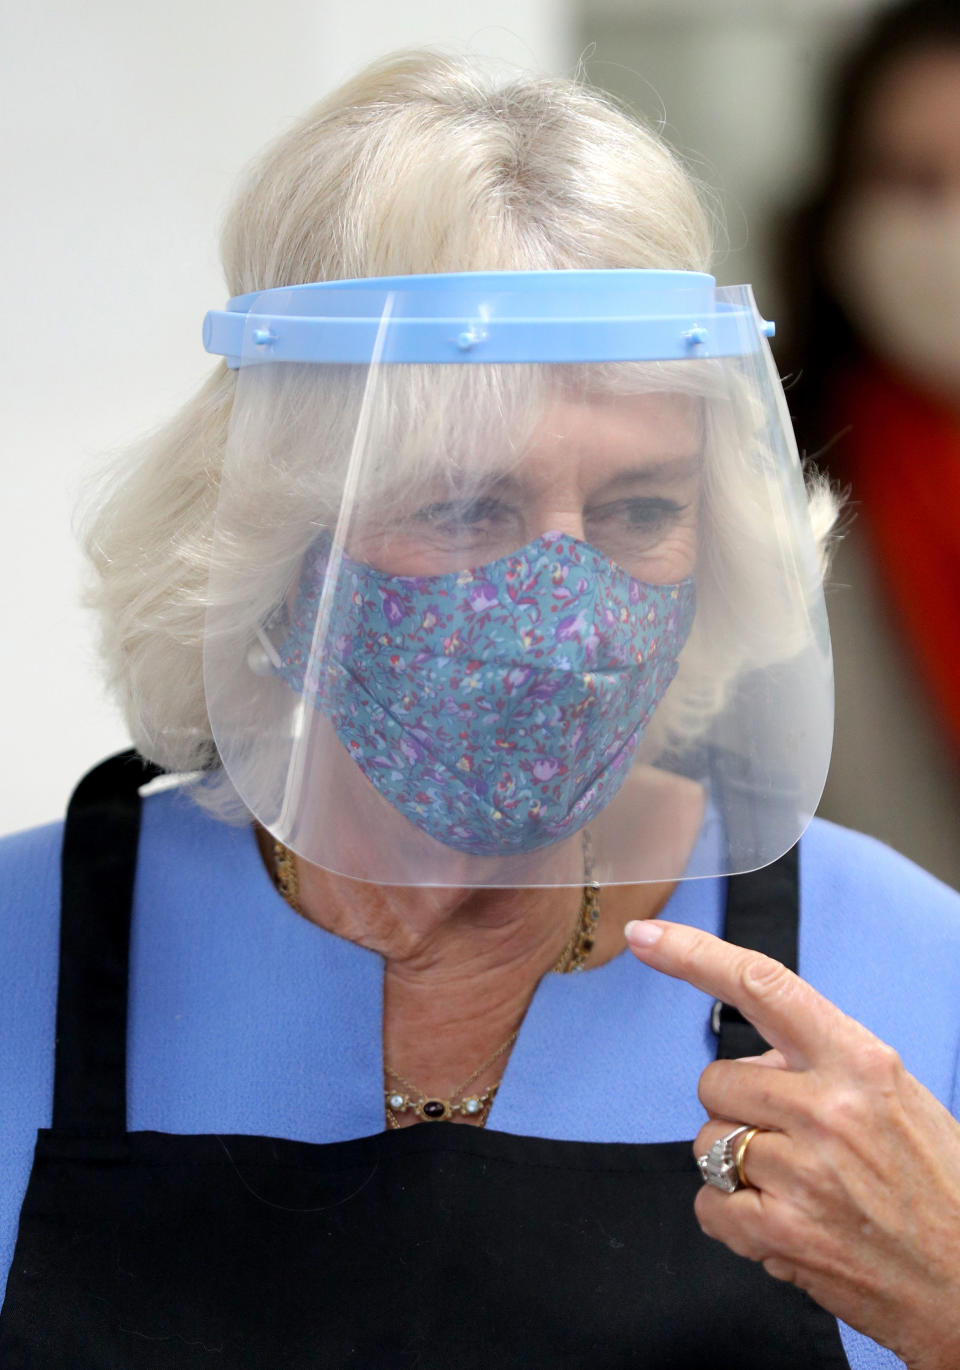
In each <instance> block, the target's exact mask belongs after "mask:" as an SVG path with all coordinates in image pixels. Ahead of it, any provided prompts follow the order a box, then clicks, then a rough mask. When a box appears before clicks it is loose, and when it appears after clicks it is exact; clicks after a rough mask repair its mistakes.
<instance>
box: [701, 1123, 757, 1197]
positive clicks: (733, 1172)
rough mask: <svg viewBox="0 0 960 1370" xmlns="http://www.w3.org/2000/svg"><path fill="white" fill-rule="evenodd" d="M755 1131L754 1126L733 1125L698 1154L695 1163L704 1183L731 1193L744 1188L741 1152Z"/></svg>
mask: <svg viewBox="0 0 960 1370" xmlns="http://www.w3.org/2000/svg"><path fill="white" fill-rule="evenodd" d="M756 1132H757V1129H756V1128H755V1127H748V1126H746V1125H744V1126H743V1127H735V1128H734V1129H733V1131H732V1132H728V1133H727V1135H726V1136H725V1137H718V1138H717V1140H716V1141H715V1142H714V1143H713V1146H711V1148H710V1150H709V1151H705V1152H704V1154H703V1155H702V1156H698V1157H697V1165H698V1167H699V1169H700V1178H701V1179H702V1180H703V1182H704V1184H710V1185H713V1187H714V1189H722V1190H723V1192H724V1193H725V1194H732V1193H733V1192H734V1190H735V1189H742V1188H744V1187H745V1185H746V1180H745V1179H744V1177H743V1175H742V1173H741V1171H742V1167H743V1153H744V1152H745V1151H746V1149H747V1145H748V1144H749V1142H750V1141H751V1139H752V1138H753V1137H754V1136H756ZM748 1133H749V1136H747V1134H748ZM741 1139H743V1140H741ZM738 1142H740V1145H739V1146H738V1145H737V1143H738ZM738 1163H739V1164H738Z"/></svg>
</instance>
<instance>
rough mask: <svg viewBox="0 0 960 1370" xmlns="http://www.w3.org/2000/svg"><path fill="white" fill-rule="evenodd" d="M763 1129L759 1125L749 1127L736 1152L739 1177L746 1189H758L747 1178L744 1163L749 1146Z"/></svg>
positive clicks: (735, 1160) (734, 1161)
mask: <svg viewBox="0 0 960 1370" xmlns="http://www.w3.org/2000/svg"><path fill="white" fill-rule="evenodd" d="M762 1130H763V1129H762V1128H759V1127H750V1128H748V1129H747V1131H746V1132H745V1133H744V1134H743V1136H742V1137H741V1138H740V1142H739V1145H738V1146H737V1149H736V1151H735V1153H734V1157H733V1163H734V1165H735V1166H736V1168H737V1178H738V1179H739V1181H740V1183H741V1184H742V1185H743V1186H744V1188H746V1189H756V1187H757V1186H756V1185H755V1184H751V1183H750V1181H749V1180H748V1179H747V1177H746V1175H745V1174H744V1173H743V1163H744V1161H745V1160H746V1156H747V1147H748V1146H749V1145H750V1143H751V1142H752V1141H753V1139H754V1137H755V1136H756V1135H757V1133H758V1132H761V1131H762Z"/></svg>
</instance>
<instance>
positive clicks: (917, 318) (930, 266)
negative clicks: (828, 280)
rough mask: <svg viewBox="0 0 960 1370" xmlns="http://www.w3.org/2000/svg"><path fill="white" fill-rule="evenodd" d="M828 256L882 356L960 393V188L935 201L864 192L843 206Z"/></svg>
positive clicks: (919, 378) (843, 297) (841, 293)
mask: <svg viewBox="0 0 960 1370" xmlns="http://www.w3.org/2000/svg"><path fill="white" fill-rule="evenodd" d="M827 255H828V269H829V270H830V273H831V276H832V282H833V287H834V290H835V291H836V294H837V297H838V299H839V300H840V302H841V303H842V304H843V306H844V308H845V309H846V311H847V313H848V315H849V317H850V319H851V321H852V322H853V323H854V325H855V326H856V327H857V329H858V330H859V331H860V333H861V335H862V337H863V339H864V341H865V342H866V343H867V344H868V345H869V346H870V347H871V348H872V349H873V350H874V351H875V352H876V353H877V355H878V356H880V357H881V358H882V359H883V360H884V361H887V362H889V363H890V364H891V365H892V366H893V367H894V368H896V369H897V370H899V371H902V372H903V373H904V374H905V375H907V376H909V377H912V378H913V379H914V380H915V381H916V382H918V383H919V384H920V385H922V386H923V387H924V388H925V389H928V390H932V391H935V392H938V393H941V394H946V395H947V396H949V397H950V398H951V399H952V400H956V399H957V398H960V193H954V194H952V195H950V196H949V197H945V198H943V199H941V200H940V201H939V202H936V203H933V204H931V203H930V201H929V200H923V199H920V198H919V197H917V196H915V195H911V194H910V193H908V192H905V191H903V190H900V189H893V188H876V189H871V190H864V191H862V192H860V194H859V195H857V196H856V197H855V198H854V199H851V200H850V201H849V202H848V204H847V206H846V207H845V208H844V209H841V210H840V212H839V214H838V216H837V218H836V220H835V222H834V225H833V229H832V232H831V234H830V237H829V239H828V243H827Z"/></svg>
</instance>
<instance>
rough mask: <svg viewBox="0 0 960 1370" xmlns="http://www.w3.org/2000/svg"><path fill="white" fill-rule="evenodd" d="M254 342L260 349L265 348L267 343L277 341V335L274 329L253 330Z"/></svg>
mask: <svg viewBox="0 0 960 1370" xmlns="http://www.w3.org/2000/svg"><path fill="white" fill-rule="evenodd" d="M253 341H254V342H255V343H256V344H257V346H258V347H264V346H265V345H266V344H267V343H274V342H276V341H277V335H276V333H274V331H273V329H272V328H255V329H254V330H253Z"/></svg>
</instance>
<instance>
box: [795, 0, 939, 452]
mask: <svg viewBox="0 0 960 1370" xmlns="http://www.w3.org/2000/svg"><path fill="white" fill-rule="evenodd" d="M953 47H956V48H957V49H958V50H960V0H905V2H901V3H898V4H895V5H893V6H891V7H887V8H885V9H882V10H881V11H880V12H879V14H878V15H876V17H875V18H874V19H873V20H872V21H871V23H870V24H869V26H868V27H867V29H866V30H865V32H864V33H863V34H862V36H861V37H860V40H859V42H857V43H856V44H855V45H854V46H853V47H852V48H851V49H849V50H848V51H847V52H846V53H845V55H844V56H843V57H842V58H841V60H840V62H839V63H838V65H837V67H836V68H835V70H834V72H833V76H832V79H831V80H830V82H829V84H828V88H827V95H826V99H825V102H824V107H823V125H824V144H825V149H824V161H823V169H822V172H821V175H820V179H819V182H818V184H817V186H816V187H815V189H814V191H813V192H812V194H811V195H810V196H809V198H808V199H807V200H806V201H805V202H804V203H803V204H801V205H800V206H798V207H797V208H796V209H795V210H794V211H793V212H792V213H790V214H789V215H788V216H787V217H786V219H785V220H784V222H783V225H782V228H781V233H780V235H779V239H780V241H779V249H778V254H777V255H778V261H777V263H776V265H777V268H778V275H779V278H780V282H781V291H782V294H781V298H782V302H783V308H782V314H783V317H784V328H783V329H782V330H781V336H782V337H783V339H784V343H783V345H782V346H781V347H780V348H779V349H778V352H777V360H778V363H779V365H780V370H781V373H782V374H783V375H784V379H785V381H786V383H787V386H788V391H787V398H788V402H789V404H790V410H791V413H792V414H793V418H794V425H795V427H796V431H797V440H798V442H799V444H800V450H801V452H804V453H807V454H809V455H816V454H817V451H818V449H820V448H822V447H823V446H824V444H825V443H827V442H828V441H830V440H831V438H832V437H833V436H834V435H833V434H832V433H831V432H830V431H829V430H828V425H829V423H830V418H829V415H828V414H827V413H826V412H825V401H826V398H827V392H828V390H829V386H830V381H831V379H832V377H833V376H834V375H835V374H836V372H837V370H838V369H839V368H841V367H842V366H843V365H844V364H845V363H847V362H849V361H852V360H853V359H854V358H855V357H856V356H857V355H858V354H859V352H860V350H861V343H860V340H859V338H858V336H857V333H856V330H855V328H854V326H853V324H852V323H851V321H850V320H849V319H848V317H847V315H846V313H845V312H844V310H843V308H842V306H841V305H840V303H839V301H838V300H837V299H836V298H835V297H834V294H833V291H832V289H831V286H830V282H829V277H828V275H827V272H826V269H825V263H824V237H825V230H826V226H827V223H828V221H829V218H830V216H831V215H832V213H833V211H834V210H835V208H836V206H837V205H838V204H839V202H840V201H841V200H842V199H843V197H844V195H845V194H846V192H847V190H848V189H849V187H850V186H851V185H852V184H853V183H854V182H855V180H856V178H857V173H858V161H859V148H858V140H859V137H860V133H861V122H862V113H863V110H864V108H865V107H866V105H867V104H868V102H869V100H870V98H871V96H872V95H873V93H874V91H875V89H876V88H877V86H878V85H879V83H880V81H881V80H882V79H883V78H884V77H885V76H886V75H887V74H888V73H889V72H890V71H891V70H892V69H893V68H895V67H897V66H899V65H900V63H902V62H904V61H906V60H908V59H909V58H911V57H914V56H915V55H916V54H917V53H922V52H926V51H928V50H930V51H940V50H942V49H944V48H947V49H949V48H953ZM821 462H822V464H825V465H826V466H828V467H830V468H832V469H833V470H834V471H835V472H836V473H837V474H839V475H842V474H843V471H842V465H843V463H842V452H841V451H840V450H838V451H837V452H835V453H830V452H827V453H824V454H822V456H821Z"/></svg>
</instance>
